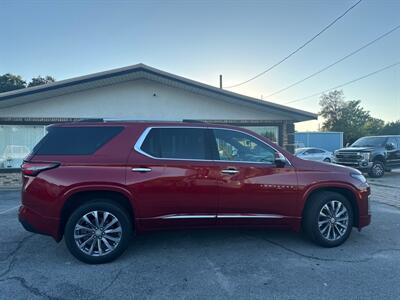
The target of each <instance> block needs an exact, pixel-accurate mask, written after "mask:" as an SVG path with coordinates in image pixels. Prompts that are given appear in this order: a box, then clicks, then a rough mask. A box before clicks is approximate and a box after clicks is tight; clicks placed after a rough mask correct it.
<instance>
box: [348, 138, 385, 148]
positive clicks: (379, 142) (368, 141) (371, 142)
mask: <svg viewBox="0 0 400 300" xmlns="http://www.w3.org/2000/svg"><path fill="white" fill-rule="evenodd" d="M385 141H386V137H383V136H375V137H373V136H371V137H362V138H360V139H358V140H357V141H355V142H354V143H353V144H352V145H351V147H381V146H383V145H384V143H385Z"/></svg>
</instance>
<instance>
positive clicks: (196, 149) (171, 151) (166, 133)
mask: <svg viewBox="0 0 400 300" xmlns="http://www.w3.org/2000/svg"><path fill="white" fill-rule="evenodd" d="M206 140H207V130H206V129H199V128H153V129H151V130H150V132H149V133H148V135H147V137H146V139H145V140H144V142H143V144H142V146H141V148H140V149H141V150H142V151H144V152H146V153H147V154H150V155H151V156H154V157H157V158H177V159H211V154H210V151H209V149H208V146H207V143H206Z"/></svg>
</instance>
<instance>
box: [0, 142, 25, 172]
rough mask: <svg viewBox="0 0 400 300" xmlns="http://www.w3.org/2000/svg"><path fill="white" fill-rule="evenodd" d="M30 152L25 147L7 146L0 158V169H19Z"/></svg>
mask: <svg viewBox="0 0 400 300" xmlns="http://www.w3.org/2000/svg"><path fill="white" fill-rule="evenodd" d="M29 152H30V150H29V149H28V147H26V146H19V145H7V146H6V147H5V149H4V151H3V154H2V155H1V157H0V167H2V168H20V167H21V164H22V162H23V160H24V158H25V157H26V156H28V154H29Z"/></svg>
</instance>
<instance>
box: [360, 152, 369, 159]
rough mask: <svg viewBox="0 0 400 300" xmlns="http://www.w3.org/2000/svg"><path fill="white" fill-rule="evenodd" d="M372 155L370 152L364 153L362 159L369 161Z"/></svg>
mask: <svg viewBox="0 0 400 300" xmlns="http://www.w3.org/2000/svg"><path fill="white" fill-rule="evenodd" d="M370 154H371V153H369V152H363V153H361V157H362V158H363V159H364V160H369V156H370Z"/></svg>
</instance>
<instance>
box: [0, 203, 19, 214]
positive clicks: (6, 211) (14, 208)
mask: <svg viewBox="0 0 400 300" xmlns="http://www.w3.org/2000/svg"><path fill="white" fill-rule="evenodd" d="M18 207H19V205H17V206H14V207H11V208H9V209H6V210H3V211H0V215H4V214H6V213H8V212H10V211H13V210H16V209H17V208H18Z"/></svg>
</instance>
